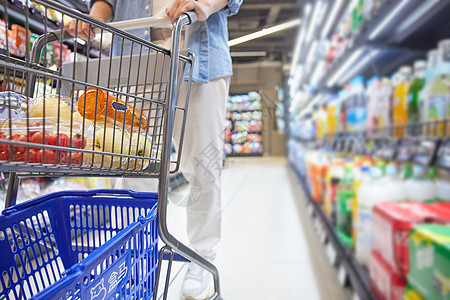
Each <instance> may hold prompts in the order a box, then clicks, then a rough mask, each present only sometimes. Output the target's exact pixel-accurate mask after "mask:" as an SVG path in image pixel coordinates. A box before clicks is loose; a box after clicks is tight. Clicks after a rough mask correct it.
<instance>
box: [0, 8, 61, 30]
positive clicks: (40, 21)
mask: <svg viewBox="0 0 450 300" xmlns="http://www.w3.org/2000/svg"><path fill="white" fill-rule="evenodd" d="M5 5H6V10H7V12H8V18H9V19H10V21H12V23H15V24H19V25H21V26H24V25H25V20H26V16H27V14H28V24H29V29H30V30H31V31H33V32H35V33H38V34H43V33H44V32H46V31H47V32H48V31H51V30H56V29H59V24H57V23H55V22H53V21H50V20H48V19H47V20H46V21H44V17H43V16H42V14H40V13H39V12H37V11H36V12H35V13H32V12H31V10H28V12H27V9H26V8H25V7H23V6H22V4H21V3H20V2H19V1H17V0H15V1H14V3H11V2H10V1H4V4H0V13H1V16H2V19H5Z"/></svg>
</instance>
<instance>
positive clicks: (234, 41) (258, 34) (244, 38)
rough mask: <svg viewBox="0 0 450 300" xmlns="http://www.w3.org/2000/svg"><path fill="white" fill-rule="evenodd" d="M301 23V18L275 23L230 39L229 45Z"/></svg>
mask: <svg viewBox="0 0 450 300" xmlns="http://www.w3.org/2000/svg"><path fill="white" fill-rule="evenodd" d="M300 23H301V21H300V19H294V20H291V21H288V22H285V23H282V24H279V25H275V26H272V27H269V28H264V29H262V30H260V31H257V32H253V33H250V34H247V35H244V36H241V37H238V38H236V39H233V40H231V41H228V46H230V47H232V46H235V45H237V44H241V43H245V42H248V41H251V40H254V39H257V38H260V37H263V36H266V35H269V34H272V33H275V32H279V31H282V30H286V29H289V28H292V27H295V26H298V25H300Z"/></svg>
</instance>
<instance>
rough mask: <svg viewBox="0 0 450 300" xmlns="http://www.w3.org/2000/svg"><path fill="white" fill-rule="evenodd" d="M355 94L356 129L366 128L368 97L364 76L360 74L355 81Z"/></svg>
mask: <svg viewBox="0 0 450 300" xmlns="http://www.w3.org/2000/svg"><path fill="white" fill-rule="evenodd" d="M353 94H354V97H355V116H354V122H355V124H354V126H355V131H363V130H365V129H366V119H367V97H366V92H365V88H364V77H362V76H358V77H356V78H355V79H354V81H353Z"/></svg>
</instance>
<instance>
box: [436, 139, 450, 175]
mask: <svg viewBox="0 0 450 300" xmlns="http://www.w3.org/2000/svg"><path fill="white" fill-rule="evenodd" d="M437 157H438V158H437V164H438V166H439V167H441V168H444V169H447V170H450V139H448V140H446V141H445V142H443V143H442V145H441V146H440V147H439V153H438V155H437Z"/></svg>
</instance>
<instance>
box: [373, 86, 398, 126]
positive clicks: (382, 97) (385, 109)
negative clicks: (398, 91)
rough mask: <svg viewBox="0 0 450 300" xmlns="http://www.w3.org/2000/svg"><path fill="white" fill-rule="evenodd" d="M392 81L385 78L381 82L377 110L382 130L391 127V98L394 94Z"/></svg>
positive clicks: (378, 121) (378, 122)
mask: <svg viewBox="0 0 450 300" xmlns="http://www.w3.org/2000/svg"><path fill="white" fill-rule="evenodd" d="M393 90H394V88H393V86H392V81H391V80H390V79H389V78H383V79H382V81H381V82H380V92H379V100H378V101H377V106H376V110H375V114H376V118H377V124H378V126H379V127H381V128H385V127H389V126H390V125H391V96H392V93H393Z"/></svg>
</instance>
